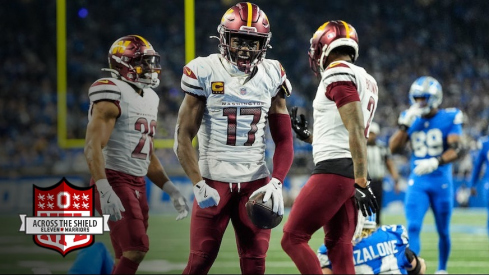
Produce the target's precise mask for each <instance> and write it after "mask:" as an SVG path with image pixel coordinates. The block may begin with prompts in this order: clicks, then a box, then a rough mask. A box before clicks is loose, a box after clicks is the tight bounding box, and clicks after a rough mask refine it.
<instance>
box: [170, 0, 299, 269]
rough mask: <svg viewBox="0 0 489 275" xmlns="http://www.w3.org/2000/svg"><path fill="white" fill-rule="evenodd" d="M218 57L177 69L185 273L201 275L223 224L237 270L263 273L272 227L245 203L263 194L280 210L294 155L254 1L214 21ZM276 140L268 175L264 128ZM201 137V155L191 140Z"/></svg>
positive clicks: (281, 86)
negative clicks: (188, 185)
mask: <svg viewBox="0 0 489 275" xmlns="http://www.w3.org/2000/svg"><path fill="white" fill-rule="evenodd" d="M218 31H219V35H220V37H219V41H220V44H219V48H220V51H221V53H220V54H211V55H209V56H207V57H199V58H196V59H194V60H192V61H191V62H190V63H188V64H187V65H186V66H185V67H184V69H183V76H182V82H181V87H182V89H183V91H184V92H185V93H186V95H185V98H184V100H183V102H182V105H181V107H180V111H179V114H178V122H177V126H176V130H175V135H176V137H175V141H176V142H175V147H174V150H175V153H176V154H177V156H178V158H179V160H180V163H181V165H182V167H183V169H184V170H185V172H186V173H187V175H188V177H189V178H190V180H191V181H192V183H193V184H194V193H195V200H194V205H193V209H192V218H191V228H190V255H189V260H188V264H187V266H186V268H185V270H184V271H183V273H185V274H187V273H194V274H206V273H208V272H209V269H210V268H211V266H212V264H213V263H214V260H215V259H216V257H217V254H218V251H219V246H220V244H221V240H222V237H223V234H224V232H225V230H226V227H227V225H228V223H229V221H230V220H231V222H232V223H233V226H234V230H235V235H236V242H237V245H238V253H239V257H240V266H241V271H242V273H243V274H263V273H264V272H265V256H266V252H267V250H268V244H269V240H270V229H262V228H258V227H257V226H255V225H254V224H253V223H252V222H251V220H250V219H249V217H248V215H247V213H246V208H245V203H246V202H247V201H248V199H249V197H250V196H252V195H253V194H256V193H258V192H264V193H265V196H264V201H267V200H268V199H270V197H271V199H272V201H273V211H274V212H277V213H278V214H279V215H283V212H284V205H283V198H282V183H283V181H284V178H285V176H286V175H287V172H288V171H289V169H290V166H291V164H292V160H293V145H292V131H291V129H290V127H291V126H290V118H289V115H288V111H287V107H286V104H285V97H286V96H288V95H289V94H290V92H291V86H290V83H289V81H288V80H287V76H286V74H285V71H284V69H283V68H282V66H281V65H280V63H279V62H278V61H276V60H269V59H265V53H266V50H267V48H268V47H269V42H270V37H271V32H270V23H269V22H268V18H267V16H266V15H265V13H264V12H263V11H262V10H261V9H260V8H259V7H258V6H257V5H255V4H252V3H248V2H246V3H238V4H236V5H235V6H233V7H231V8H230V9H228V11H227V12H226V13H225V14H224V16H223V17H222V20H221V24H220V25H219V26H218ZM267 123H268V124H269V126H270V133H271V136H272V139H273V141H274V143H275V146H276V148H275V153H274V156H273V173H272V175H271V176H272V178H271V180H270V179H269V175H270V172H269V171H268V168H267V166H266V164H265V130H266V129H265V126H266V124H267ZM197 132H198V138H199V160H198V161H197V155H196V152H195V149H194V148H193V147H192V139H193V138H194V137H195V136H196V135H197Z"/></svg>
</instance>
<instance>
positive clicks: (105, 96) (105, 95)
mask: <svg viewBox="0 0 489 275" xmlns="http://www.w3.org/2000/svg"><path fill="white" fill-rule="evenodd" d="M88 97H89V98H90V100H91V101H93V102H95V101H99V100H120V98H121V92H116V91H97V92H92V93H90V94H89V95H88Z"/></svg>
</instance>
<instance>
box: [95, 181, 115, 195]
mask: <svg viewBox="0 0 489 275" xmlns="http://www.w3.org/2000/svg"><path fill="white" fill-rule="evenodd" d="M95 185H96V186H97V190H98V191H99V192H100V193H102V194H103V193H106V192H107V191H109V190H110V189H112V186H110V184H109V181H108V180H107V179H99V180H97V181H96V182H95Z"/></svg>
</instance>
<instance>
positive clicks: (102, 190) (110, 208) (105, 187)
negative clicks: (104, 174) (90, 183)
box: [95, 179, 126, 221]
mask: <svg viewBox="0 0 489 275" xmlns="http://www.w3.org/2000/svg"><path fill="white" fill-rule="evenodd" d="M95 185H96V186H97V190H98V193H99V194H100V206H101V208H102V213H101V214H102V215H103V214H106V215H110V220H112V221H118V220H121V219H122V214H121V212H124V211H126V209H124V206H123V205H122V202H121V200H120V199H119V197H118V196H117V194H116V193H115V192H114V190H113V189H112V186H110V184H109V181H108V180H107V179H99V180H97V182H95Z"/></svg>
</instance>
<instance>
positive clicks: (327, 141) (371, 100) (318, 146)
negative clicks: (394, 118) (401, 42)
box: [312, 61, 378, 164]
mask: <svg viewBox="0 0 489 275" xmlns="http://www.w3.org/2000/svg"><path fill="white" fill-rule="evenodd" d="M345 84H353V86H354V87H355V88H356V90H357V92H358V95H359V97H360V102H361V105H362V111H363V119H364V125H365V137H366V138H367V137H368V132H369V131H368V128H369V126H370V122H371V121H372V119H373V118H374V113H375V110H376V109H377V101H378V88H377V82H376V81H375V79H374V78H373V77H372V76H371V75H369V74H368V73H367V72H366V71H365V69H363V68H361V67H359V66H356V65H354V64H352V63H349V62H345V61H339V62H333V63H331V64H330V65H329V66H328V68H326V70H325V71H324V72H322V73H321V83H320V84H319V87H318V90H317V93H316V98H315V99H314V102H313V107H314V130H313V142H312V146H313V150H312V151H313V157H314V163H315V164H317V163H318V162H320V161H323V160H328V159H338V158H351V152H350V146H349V138H348V130H347V129H346V127H345V125H344V124H343V121H342V120H341V116H340V112H339V111H338V107H337V105H336V103H335V101H334V100H333V99H331V98H330V97H331V95H329V94H327V91H329V90H330V89H331V88H332V87H335V85H345ZM350 86H351V85H350ZM337 96H338V97H340V98H341V96H342V95H337Z"/></svg>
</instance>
